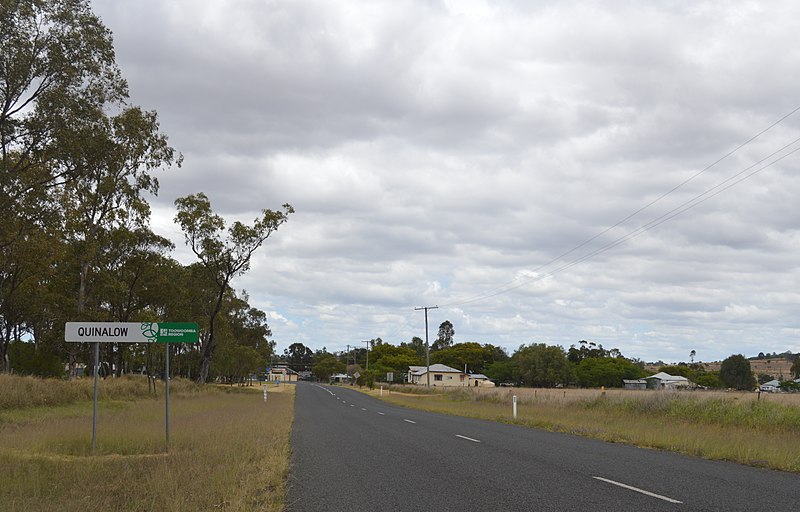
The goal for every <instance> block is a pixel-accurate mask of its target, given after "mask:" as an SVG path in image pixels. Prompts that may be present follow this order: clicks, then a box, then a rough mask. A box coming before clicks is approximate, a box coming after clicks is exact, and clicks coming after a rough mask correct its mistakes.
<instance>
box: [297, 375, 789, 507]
mask: <svg viewBox="0 0 800 512" xmlns="http://www.w3.org/2000/svg"><path fill="white" fill-rule="evenodd" d="M287 504H288V510H290V511H294V512H300V511H304V512H314V511H370V512H380V511H417V512H419V511H437V512H438V511H441V512H444V511H459V512H464V511H475V512H489V511H501V510H526V511H528V510H530V511H559V512H561V511H572V510H575V511H620V512H624V511H636V512H655V511H662V510H663V511H679V510H680V511H683V510H691V511H695V510H698V511H700V510H720V511H734V510H742V511H748V512H752V511H762V510H763V511H767V510H769V511H782V510H787V511H788V510H796V509H797V508H798V506H800V476H798V475H794V474H790V473H781V472H777V471H770V470H765V469H759V468H750V467H745V466H739V465H737V464H732V463H726V462H715V461H707V460H703V459H699V458H694V457H686V456H682V455H676V454H673V453H667V452H660V451H655V450H648V449H641V448H636V447H632V446H625V445H619V444H612V443H605V442H602V441H596V440H592V439H585V438H582V437H578V436H571V435H566V434H558V433H552V432H545V431H541V430H533V429H529V428H524V427H519V426H513V425H506V424H501V423H494V422H489V421H482V420H474V419H470V418H459V417H454V416H445V415H441V414H435V413H429V412H424V411H417V410H413V409H406V408H403V407H397V406H394V405H390V404H386V403H385V402H382V401H380V400H377V399H374V398H371V397H369V396H366V395H363V394H361V393H359V392H357V391H354V390H351V389H347V388H342V387H333V386H321V385H316V384H310V383H299V384H298V385H297V398H296V404H295V424H294V428H293V430H292V463H291V468H290V473H289V480H288V488H287Z"/></svg>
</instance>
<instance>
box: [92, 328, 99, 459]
mask: <svg viewBox="0 0 800 512" xmlns="http://www.w3.org/2000/svg"><path fill="white" fill-rule="evenodd" d="M99 370H100V342H99V341H95V342H94V406H93V411H92V453H94V452H95V450H96V449H97V374H98V373H100V371H99Z"/></svg>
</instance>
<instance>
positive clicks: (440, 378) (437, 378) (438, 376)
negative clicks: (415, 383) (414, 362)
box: [433, 375, 442, 380]
mask: <svg viewBox="0 0 800 512" xmlns="http://www.w3.org/2000/svg"><path fill="white" fill-rule="evenodd" d="M433 380H442V376H441V375H434V376H433Z"/></svg>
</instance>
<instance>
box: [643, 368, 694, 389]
mask: <svg viewBox="0 0 800 512" xmlns="http://www.w3.org/2000/svg"><path fill="white" fill-rule="evenodd" d="M643 380H645V381H647V388H648V389H678V388H688V387H690V386H691V385H692V384H691V382H689V379H687V378H686V377H681V376H680V375H670V374H668V373H664V372H658V373H656V374H655V375H651V376H649V377H645V378H644V379H643Z"/></svg>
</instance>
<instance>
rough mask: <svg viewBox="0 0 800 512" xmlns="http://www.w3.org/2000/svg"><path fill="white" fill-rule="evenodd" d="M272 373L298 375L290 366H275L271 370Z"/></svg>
mask: <svg viewBox="0 0 800 512" xmlns="http://www.w3.org/2000/svg"><path fill="white" fill-rule="evenodd" d="M269 371H270V373H295V374H296V373H297V372H296V371H294V370H292V369H291V368H289V367H288V366H273V367H272V368H270V369H269Z"/></svg>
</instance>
